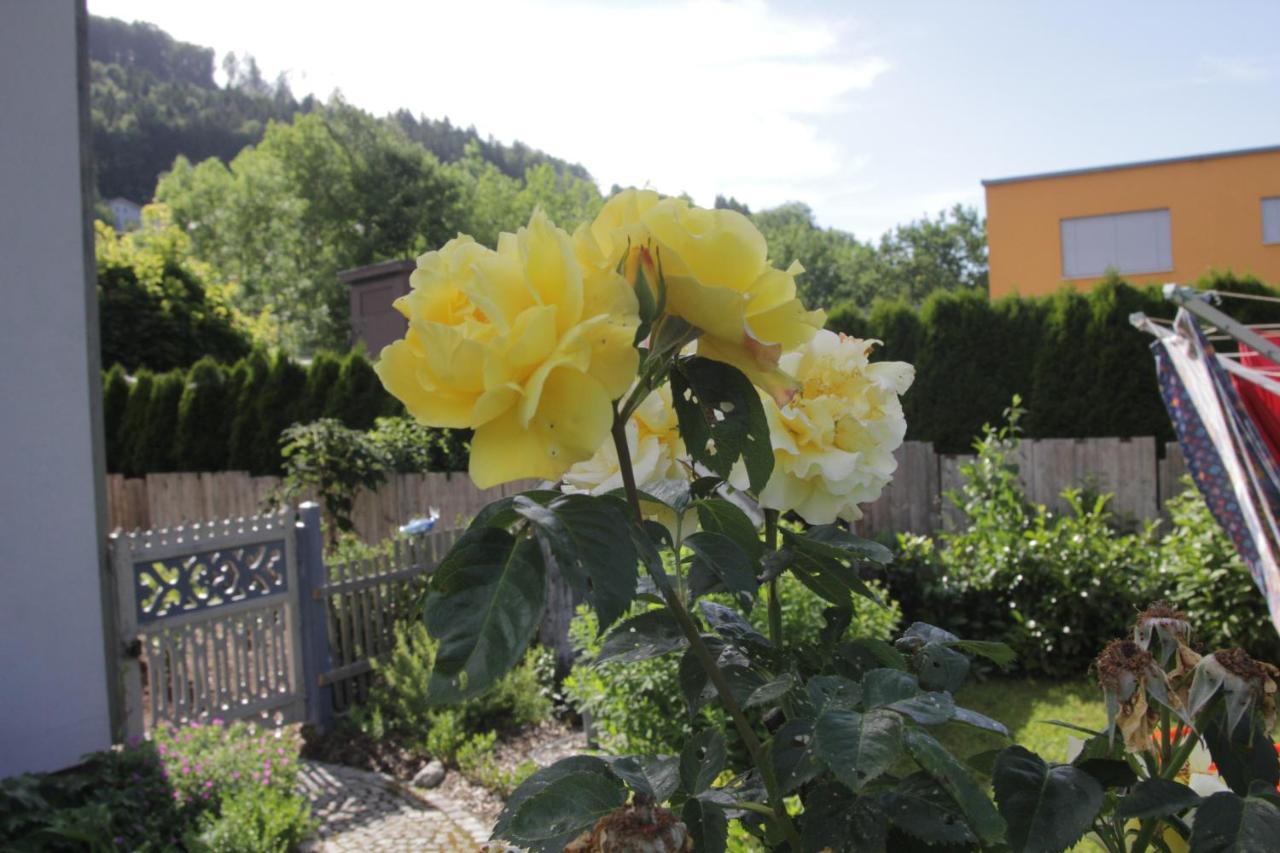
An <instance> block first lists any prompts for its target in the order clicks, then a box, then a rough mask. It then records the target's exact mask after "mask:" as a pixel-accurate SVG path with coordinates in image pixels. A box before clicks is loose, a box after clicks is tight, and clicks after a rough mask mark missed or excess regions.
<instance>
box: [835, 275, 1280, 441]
mask: <svg viewBox="0 0 1280 853" xmlns="http://www.w3.org/2000/svg"><path fill="white" fill-rule="evenodd" d="M1197 286H1199V287H1203V288H1207V289H1213V290H1222V291H1232V292H1243V293H1253V294H1258V295H1268V296H1276V295H1280V293H1277V291H1274V290H1271V289H1270V288H1268V287H1266V286H1265V285H1263V284H1262V283H1260V282H1258V281H1257V280H1256V279H1248V278H1236V277H1233V276H1230V275H1221V274H1219V275H1213V276H1209V277H1207V278H1206V279H1204V280H1202V281H1201V282H1199V283H1198V284H1197ZM1227 309H1228V310H1229V312H1230V313H1231V314H1232V316H1234V317H1236V318H1237V319H1239V320H1241V321H1242V322H1266V321H1271V322H1274V321H1276V320H1280V306H1277V305H1275V304H1269V303H1263V302H1256V301H1245V300H1238V301H1233V302H1231V304H1230V305H1229V306H1227ZM1135 311H1142V312H1144V313H1146V314H1147V315H1149V316H1152V317H1165V318H1171V317H1173V315H1174V313H1175V311H1176V309H1175V307H1174V306H1173V305H1172V304H1171V303H1169V302H1166V301H1165V299H1164V298H1163V296H1162V295H1161V293H1160V290H1159V289H1158V288H1152V287H1149V288H1137V287H1133V286H1131V285H1129V284H1126V283H1125V282H1124V281H1121V280H1120V279H1118V278H1112V279H1109V280H1107V281H1105V282H1103V283H1101V284H1099V285H1098V286H1097V287H1095V288H1094V289H1093V290H1091V291H1090V292H1088V293H1077V292H1075V291H1071V290H1063V291H1060V292H1058V293H1056V294H1054V295H1053V296H1050V297H1044V298H1039V299H1035V298H1016V297H1010V298H1005V299H999V300H995V301H992V300H990V299H988V298H987V296H986V294H985V293H975V292H954V291H951V292H948V291H939V292H936V293H934V294H933V295H932V296H930V297H929V298H928V299H927V300H925V302H924V305H923V306H922V307H920V308H916V307H913V306H911V305H908V304H905V303H901V302H883V301H881V302H877V303H875V304H874V305H873V306H872V307H871V310H870V311H869V312H867V313H865V314H864V313H862V312H860V311H858V310H857V309H856V308H852V307H849V306H840V307H837V308H835V309H834V310H833V311H831V313H830V317H829V319H828V321H827V326H828V328H831V329H834V330H835V331H839V332H844V333H846V334H851V335H855V336H857V337H862V338H876V339H879V340H881V341H884V347H883V349H882V350H880V354H879V357H880V358H882V359H887V360H901V361H908V362H910V363H912V364H913V365H915V368H916V379H915V383H914V384H913V385H912V387H911V390H910V391H909V392H908V393H907V394H906V396H905V397H904V398H903V408H904V410H905V413H906V417H907V438H908V439H911V440H916V441H932V442H933V443H934V445H935V447H936V448H937V449H938V450H939V451H941V452H944V453H959V452H966V451H968V450H969V449H970V447H971V445H972V442H973V440H974V437H975V436H977V435H979V434H980V433H981V431H982V426H983V425H984V424H987V423H996V422H997V421H998V420H999V419H1000V415H1001V412H1002V411H1003V410H1004V409H1005V407H1007V406H1008V405H1009V400H1010V399H1011V398H1012V397H1013V395H1014V394H1015V393H1016V394H1020V395H1021V396H1022V399H1023V405H1024V406H1025V407H1026V409H1027V410H1028V415H1027V419H1026V422H1025V424H1024V426H1025V428H1026V431H1025V435H1026V436H1027V437H1029V438H1087V437H1094V436H1119V437H1128V436H1144V435H1152V436H1156V438H1157V439H1159V440H1161V441H1171V440H1172V439H1173V432H1172V429H1171V427H1170V425H1169V418H1168V415H1167V414H1166V413H1165V410H1164V405H1163V403H1162V402H1161V400H1160V393H1159V388H1158V387H1157V385H1156V376H1155V364H1154V361H1153V360H1152V356H1151V351H1150V344H1151V337H1150V336H1149V335H1147V334H1146V333H1144V332H1139V331H1138V330H1136V329H1134V328H1133V327H1132V326H1131V325H1130V324H1129V315H1130V314H1131V313H1133V312H1135Z"/></svg>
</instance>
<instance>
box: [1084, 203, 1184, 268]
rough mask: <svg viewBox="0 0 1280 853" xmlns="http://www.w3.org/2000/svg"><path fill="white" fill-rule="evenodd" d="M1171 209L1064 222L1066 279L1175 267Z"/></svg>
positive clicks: (1107, 215) (1114, 214)
mask: <svg viewBox="0 0 1280 853" xmlns="http://www.w3.org/2000/svg"><path fill="white" fill-rule="evenodd" d="M1169 223H1170V220H1169V210H1168V209H1167V208H1165V209H1163V210H1139V211H1134V212H1132V213H1110V214H1106V215H1104V216H1078V217H1073V218H1071V219H1064V220H1062V223H1061V236H1062V275H1063V278H1095V277H1097V276H1100V275H1105V274H1106V273H1107V271H1108V270H1115V271H1116V272H1118V273H1120V274H1121V275H1131V274H1134V273H1149V272H1169V271H1170V270H1172V269H1173V247H1172V240H1171V237H1170V224H1169Z"/></svg>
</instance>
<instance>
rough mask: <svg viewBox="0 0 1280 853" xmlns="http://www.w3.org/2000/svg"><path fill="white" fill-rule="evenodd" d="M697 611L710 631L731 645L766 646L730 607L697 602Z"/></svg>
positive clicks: (710, 602) (757, 633) (746, 622)
mask: <svg viewBox="0 0 1280 853" xmlns="http://www.w3.org/2000/svg"><path fill="white" fill-rule="evenodd" d="M698 609H699V610H701V611H702V617H703V618H704V619H706V620H707V624H708V625H710V626H711V630H713V631H715V632H716V633H717V634H719V635H720V636H721V637H724V638H725V639H726V640H728V641H729V642H731V643H738V644H739V645H748V646H752V645H755V646H767V645H769V641H768V640H767V639H765V636H764V635H763V634H761V633H760V632H759V631H757V630H756V629H755V626H753V625H752V624H751V623H750V622H748V621H747V620H746V618H745V617H744V616H743V615H742V614H741V613H739V612H738V611H736V610H734V609H733V608H731V607H725V606H724V605H723V604H719V603H717V602H714V601H699V602H698Z"/></svg>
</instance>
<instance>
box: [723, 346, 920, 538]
mask: <svg viewBox="0 0 1280 853" xmlns="http://www.w3.org/2000/svg"><path fill="white" fill-rule="evenodd" d="M875 343H876V342H875V341H863V340H858V339H857V338H850V337H846V336H844V335H837V334H835V333H834V332H829V331H821V332H818V333H817V334H816V335H815V336H814V338H813V340H812V341H810V342H809V343H808V344H806V345H805V346H804V347H803V348H802V349H801V350H799V351H798V352H794V353H788V354H787V355H784V356H783V357H782V360H781V367H782V368H783V369H784V370H786V371H787V372H788V373H790V374H792V375H794V376H795V377H796V378H797V380H798V381H799V382H800V386H801V387H800V392H799V393H798V394H797V395H796V396H795V397H794V398H793V399H792V400H791V402H790V403H789V404H787V405H785V406H781V407H779V406H778V405H777V404H776V403H774V402H773V400H771V399H769V398H768V397H767V396H765V395H761V397H762V399H763V403H764V409H765V415H766V416H767V417H768V419H769V437H770V440H771V441H772V443H773V458H774V465H773V474H772V475H771V476H770V477H769V482H768V484H767V485H766V486H765V487H764V489H762V490H761V492H760V495H759V500H760V504H761V506H764V507H767V508H769V509H778V510H783V511H786V510H790V509H794V510H795V511H796V512H797V513H799V514H800V516H801V517H802V518H804V520H805V521H807V522H809V523H810V524H829V523H831V522H833V521H835V520H836V519H837V518H841V519H844V520H845V521H853V520H855V519H857V518H861V517H862V511H861V510H860V509H859V508H858V504H862V503H867V502H869V501H873V500H875V499H876V498H877V497H879V495H880V492H881V490H882V489H884V487H885V486H886V485H888V483H889V481H890V480H892V479H893V472H894V470H895V469H896V468H897V465H898V463H897V460H895V459H894V457H893V452H894V450H896V449H897V448H898V446H899V445H901V444H902V439H903V436H904V435H905V434H906V431H907V422H906V419H905V418H904V417H903V415H902V403H901V402H900V401H899V399H898V397H899V395H901V394H902V393H904V392H905V391H906V390H907V388H909V387H910V386H911V382H912V380H913V379H914V378H915V371H914V370H913V369H912V367H911V365H909V364H905V363H903V362H899V361H882V362H875V363H872V362H869V361H868V359H867V356H868V354H869V353H870V350H871V347H872V346H873V345H874V344H875ZM741 467H742V466H741V464H739V468H741ZM734 480H735V485H740V487H745V485H746V483H745V480H746V474H745V470H741V471H735V476H734Z"/></svg>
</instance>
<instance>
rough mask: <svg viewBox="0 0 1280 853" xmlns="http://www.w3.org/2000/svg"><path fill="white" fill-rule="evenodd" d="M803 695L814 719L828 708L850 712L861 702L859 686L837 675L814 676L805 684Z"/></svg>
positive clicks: (860, 688)
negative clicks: (805, 695)
mask: <svg viewBox="0 0 1280 853" xmlns="http://www.w3.org/2000/svg"><path fill="white" fill-rule="evenodd" d="M805 693H806V694H807V695H808V697H809V704H810V705H812V706H813V715H814V716H815V717H816V716H818V715H820V714H821V713H822V712H823V711H826V710H828V709H830V708H836V709H839V710H841V711H852V710H853V709H854V708H856V707H857V706H858V704H859V703H860V702H862V687H861V685H859V684H858V683H857V682H856V681H850V680H849V679H847V678H844V677H843V676H839V675H815V676H814V677H813V678H810V679H809V681H808V682H807V683H806V684H805Z"/></svg>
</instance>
